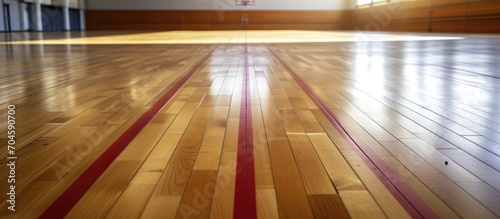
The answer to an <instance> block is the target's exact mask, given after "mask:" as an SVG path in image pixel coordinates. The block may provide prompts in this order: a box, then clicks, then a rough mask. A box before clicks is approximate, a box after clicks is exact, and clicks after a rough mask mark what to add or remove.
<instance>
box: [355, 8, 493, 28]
mask: <svg viewBox="0 0 500 219" xmlns="http://www.w3.org/2000/svg"><path fill="white" fill-rule="evenodd" d="M391 2H392V3H390V4H384V5H379V6H373V7H366V8H363V7H360V8H358V9H355V10H353V11H352V12H351V13H350V17H351V18H350V19H351V29H353V30H362V31H366V30H367V31H408V32H439V33H500V1H499V0H413V1H407V0H404V1H402V0H400V1H397V2H395V1H391Z"/></svg>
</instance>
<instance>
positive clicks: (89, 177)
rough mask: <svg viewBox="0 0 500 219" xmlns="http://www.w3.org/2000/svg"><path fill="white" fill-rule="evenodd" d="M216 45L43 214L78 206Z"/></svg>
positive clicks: (51, 215) (60, 214) (56, 213)
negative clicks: (81, 199)
mask: <svg viewBox="0 0 500 219" xmlns="http://www.w3.org/2000/svg"><path fill="white" fill-rule="evenodd" d="M217 47H218V46H216V47H215V48H213V49H212V51H210V52H209V53H208V54H207V55H206V56H205V57H203V58H202V59H201V60H200V61H198V63H197V64H196V65H194V66H193V67H191V69H189V71H188V72H187V73H186V74H185V75H184V76H183V77H182V78H180V79H179V80H178V81H177V82H176V83H175V85H174V86H173V87H172V88H171V89H170V90H168V92H167V93H165V94H164V95H163V96H162V97H161V98H160V99H159V100H158V102H156V103H155V104H154V105H153V106H151V108H150V109H148V110H147V111H146V112H145V113H144V114H143V115H142V116H141V117H140V118H139V119H138V120H137V121H136V122H135V123H134V124H132V126H130V127H129V128H128V129H127V130H126V131H125V132H124V133H123V134H122V135H121V136H120V137H118V139H116V141H115V142H113V144H111V146H109V148H108V149H106V151H105V152H104V153H103V154H101V156H99V158H97V160H95V161H94V163H92V164H91V165H90V166H89V167H88V168H87V170H85V172H83V173H82V175H80V177H78V179H76V180H75V182H73V184H71V186H69V187H68V188H67V189H66V191H64V193H62V194H61V196H59V198H57V200H56V201H54V203H52V205H50V207H49V208H47V209H46V210H45V211H44V212H43V213H42V215H41V216H40V218H47V219H53V218H63V217H64V216H66V214H68V212H69V211H70V210H71V209H72V208H73V206H75V204H76V203H77V202H78V201H79V200H80V198H81V197H82V196H83V195H84V194H85V193H86V192H87V191H88V190H89V189H90V187H91V186H92V185H93V184H94V183H95V182H96V181H97V179H98V178H99V177H100V176H101V174H102V173H104V171H106V169H107V168H108V167H109V166H110V165H111V163H113V161H114V160H115V159H116V158H117V157H118V155H120V153H121V152H122V151H123V150H124V149H125V148H126V147H127V146H128V144H129V143H130V142H131V141H132V140H133V139H134V138H135V136H136V135H137V134H139V132H140V131H141V130H142V129H143V128H144V126H146V125H147V124H148V123H149V121H151V119H153V117H154V116H155V115H156V114H157V113H158V112H159V111H160V110H161V108H163V107H164V106H165V105H166V104H167V102H168V101H170V99H171V98H172V97H173V96H174V95H175V93H176V92H177V91H179V89H180V88H181V87H182V86H183V85H184V84H185V83H186V81H187V80H188V79H189V78H190V77H191V76H192V75H193V74H194V73H195V72H196V71H198V69H200V68H201V66H203V64H204V63H205V62H206V61H207V60H208V58H209V57H210V55H211V54H212V53H213V52H214V51H215V49H217Z"/></svg>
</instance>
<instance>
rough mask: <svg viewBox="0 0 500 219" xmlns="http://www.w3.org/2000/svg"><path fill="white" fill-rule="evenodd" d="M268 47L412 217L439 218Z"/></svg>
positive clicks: (270, 50) (272, 52) (271, 51)
mask: <svg viewBox="0 0 500 219" xmlns="http://www.w3.org/2000/svg"><path fill="white" fill-rule="evenodd" d="M265 47H266V48H267V49H268V50H269V52H270V53H271V54H272V55H273V56H274V57H275V58H276V60H277V61H278V62H279V63H280V64H281V66H283V68H285V70H286V71H288V73H289V74H290V75H291V76H292V77H293V79H294V80H295V81H296V82H297V84H299V86H300V87H301V88H302V90H304V92H305V93H306V94H307V95H308V96H309V98H311V100H312V101H313V102H314V103H315V104H316V105H317V106H318V109H320V111H321V112H322V113H323V115H325V117H326V118H327V119H328V121H330V123H331V124H332V125H333V126H334V127H335V129H336V130H337V131H338V132H339V134H340V135H341V136H342V137H343V138H344V140H346V142H347V143H348V144H349V146H351V147H352V148H353V149H354V150H355V151H356V153H357V154H358V156H359V157H360V158H361V159H362V160H363V161H364V162H365V164H366V165H367V166H368V167H369V168H370V170H372V172H373V173H374V174H375V175H376V176H377V178H378V179H379V180H380V181H381V182H382V184H384V186H385V187H386V188H387V190H389V192H390V193H391V194H392V195H393V196H394V198H396V200H398V202H399V203H400V204H401V206H403V208H404V209H405V210H406V211H407V212H408V214H410V216H411V217H412V218H439V216H438V215H437V214H436V212H434V210H432V208H430V207H429V205H428V204H427V203H425V201H423V200H422V199H421V198H420V196H418V194H416V193H415V192H414V191H413V190H412V189H411V188H410V186H408V184H406V183H405V182H404V180H403V179H402V178H401V177H400V176H399V175H398V174H396V173H395V172H394V171H393V170H392V169H391V167H389V166H388V165H387V163H385V162H384V160H383V159H382V158H380V157H379V156H378V155H377V154H376V153H375V152H374V151H373V150H372V149H371V148H370V147H369V146H368V145H367V144H366V143H364V142H363V141H362V140H361V139H359V138H358V137H357V136H356V135H354V134H352V132H351V131H349V129H348V128H346V126H345V125H344V124H343V122H342V121H341V119H340V118H339V117H338V116H337V114H336V113H335V112H334V111H333V110H332V109H331V108H330V107H329V106H328V105H327V104H326V103H325V102H324V101H323V100H321V99H320V98H319V97H318V96H317V95H316V94H315V93H314V92H313V90H312V89H311V88H310V87H309V86H308V85H307V84H306V83H305V81H304V80H303V79H302V78H300V77H299V76H298V74H297V73H296V72H295V71H294V70H293V69H292V68H291V67H290V66H289V65H288V64H286V62H285V61H283V59H281V57H280V56H279V55H278V54H277V53H275V52H274V51H273V50H272V49H271V48H270V47H269V46H268V45H265Z"/></svg>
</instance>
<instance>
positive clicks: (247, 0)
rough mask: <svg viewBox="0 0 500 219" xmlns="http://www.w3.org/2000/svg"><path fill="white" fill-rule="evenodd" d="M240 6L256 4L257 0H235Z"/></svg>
mask: <svg viewBox="0 0 500 219" xmlns="http://www.w3.org/2000/svg"><path fill="white" fill-rule="evenodd" d="M235 1H236V5H238V6H248V5H255V0H235Z"/></svg>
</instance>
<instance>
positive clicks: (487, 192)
mask: <svg viewBox="0 0 500 219" xmlns="http://www.w3.org/2000/svg"><path fill="white" fill-rule="evenodd" d="M0 38H1V41H0V91H1V97H2V98H1V99H0V108H1V110H0V118H1V120H0V142H2V145H3V146H2V149H1V150H0V158H1V165H0V188H1V190H2V191H1V192H0V193H2V194H4V195H2V196H1V198H0V200H2V201H1V202H0V215H1V218H34V217H41V218H60V217H64V216H66V217H67V218H174V217H175V218H233V217H234V218H300V219H303V218H398V219H399V218H499V217H500V208H499V207H498V206H500V157H499V156H500V114H499V113H500V99H499V96H500V72H499V70H498V69H500V62H499V61H498V59H499V56H500V52H499V51H500V37H498V36H495V35H488V36H481V35H475V36H473V35H469V36H463V35H462V36H460V35H451V36H450V35H425V36H424V35H414V34H395V33H392V34H389V33H372V34H369V33H353V32H315V31H211V32H208V31H207V32H192V31H179V32H151V33H144V32H142V33H139V32H84V33H12V34H6V33H0ZM9 105H15V108H16V114H15V121H16V126H15V131H16V133H15V135H16V136H15V137H16V139H15V140H16V143H15V149H16V150H15V155H9V153H8V150H7V147H6V146H5V145H6V144H7V142H8V138H9V135H8V132H7V128H8V125H7V123H8V119H7V114H8V111H7V108H8V106H9ZM12 156H15V157H17V159H16V160H15V163H16V166H15V184H11V183H9V181H8V179H9V175H10V174H9V173H12V171H11V167H10V166H7V164H8V163H10V162H11V161H12V160H11V159H9V157H12ZM11 185H14V186H15V210H16V211H15V212H13V211H10V210H9V209H8V207H9V206H10V205H11V204H9V203H8V202H7V199H9V196H7V195H5V194H6V193H9V191H10V189H7V188H9V187H10V186H11Z"/></svg>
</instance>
